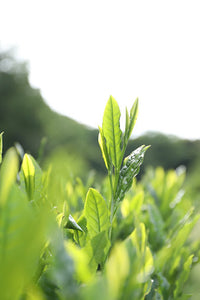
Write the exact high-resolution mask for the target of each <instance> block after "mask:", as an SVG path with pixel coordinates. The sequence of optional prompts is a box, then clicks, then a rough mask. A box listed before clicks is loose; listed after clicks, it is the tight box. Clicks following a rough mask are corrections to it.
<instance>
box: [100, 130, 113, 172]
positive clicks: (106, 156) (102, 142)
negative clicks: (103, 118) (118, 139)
mask: <svg viewBox="0 0 200 300" xmlns="http://www.w3.org/2000/svg"><path fill="white" fill-rule="evenodd" d="M98 142H99V146H100V149H101V153H102V156H103V159H104V162H105V166H106V168H107V169H109V168H110V158H109V154H108V150H107V147H106V141H105V137H104V135H103V130H102V128H101V127H100V126H99V137H98Z"/></svg>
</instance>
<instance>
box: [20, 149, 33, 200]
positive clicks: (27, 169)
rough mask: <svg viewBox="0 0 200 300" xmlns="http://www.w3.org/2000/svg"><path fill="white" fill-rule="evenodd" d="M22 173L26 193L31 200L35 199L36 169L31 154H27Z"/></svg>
mask: <svg viewBox="0 0 200 300" xmlns="http://www.w3.org/2000/svg"><path fill="white" fill-rule="evenodd" d="M22 172H23V175H24V181H25V187H26V192H27V194H28V197H29V200H32V199H33V194H34V191H35V167H34V164H33V162H32V159H31V157H30V155H29V154H27V153H26V154H25V155H24V158H23V161H22Z"/></svg>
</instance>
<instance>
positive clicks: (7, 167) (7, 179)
mask: <svg viewBox="0 0 200 300" xmlns="http://www.w3.org/2000/svg"><path fill="white" fill-rule="evenodd" d="M18 166H19V161H18V156H17V153H16V151H15V149H14V148H10V149H9V150H8V151H7V152H6V155H5V157H4V160H3V163H2V166H1V172H0V207H1V206H4V204H5V203H6V201H7V199H8V196H9V193H10V189H11V187H12V185H13V183H14V182H15V181H16V177H17V172H18Z"/></svg>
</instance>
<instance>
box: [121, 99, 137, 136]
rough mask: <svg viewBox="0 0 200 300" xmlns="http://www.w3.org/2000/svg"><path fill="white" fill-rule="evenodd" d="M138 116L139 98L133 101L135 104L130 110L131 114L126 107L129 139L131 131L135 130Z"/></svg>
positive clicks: (126, 133) (126, 134)
mask: <svg viewBox="0 0 200 300" xmlns="http://www.w3.org/2000/svg"><path fill="white" fill-rule="evenodd" d="M137 116H138V98H137V99H136V100H135V102H134V103H133V106H132V108H131V110H130V116H129V114H128V110H127V109H126V127H125V135H124V137H125V139H126V141H128V139H129V138H130V136H131V133H132V131H133V128H134V126H135V123H136V120H137Z"/></svg>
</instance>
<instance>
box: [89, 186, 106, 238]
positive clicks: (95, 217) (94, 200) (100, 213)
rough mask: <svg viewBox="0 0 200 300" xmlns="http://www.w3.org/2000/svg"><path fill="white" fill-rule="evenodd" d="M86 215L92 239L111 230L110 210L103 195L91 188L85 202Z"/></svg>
mask: <svg viewBox="0 0 200 300" xmlns="http://www.w3.org/2000/svg"><path fill="white" fill-rule="evenodd" d="M84 214H85V217H86V219H87V229H88V233H89V235H90V237H91V238H92V237H94V236H96V235H97V234H98V233H100V232H102V231H107V230H108V228H109V225H110V223H109V215H108V208H107V205H106V202H105V200H104V199H103V197H102V196H101V194H100V193H99V192H98V191H96V190H95V189H92V188H90V189H89V191H88V193H87V196H86V202H85V208H84Z"/></svg>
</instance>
